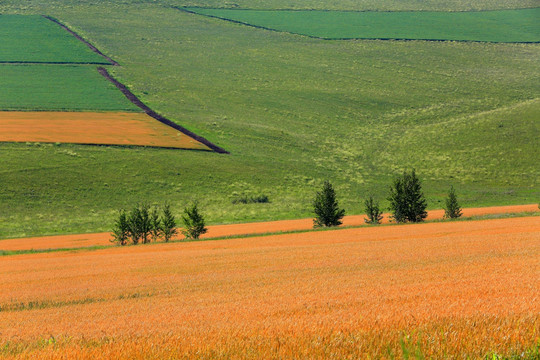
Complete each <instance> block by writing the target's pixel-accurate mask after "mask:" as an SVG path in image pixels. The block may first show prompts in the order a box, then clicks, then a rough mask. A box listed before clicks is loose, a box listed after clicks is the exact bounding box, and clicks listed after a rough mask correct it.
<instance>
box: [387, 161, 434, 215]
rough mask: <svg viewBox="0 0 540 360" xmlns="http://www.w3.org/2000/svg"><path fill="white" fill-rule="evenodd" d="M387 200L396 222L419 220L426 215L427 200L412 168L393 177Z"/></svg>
mask: <svg viewBox="0 0 540 360" xmlns="http://www.w3.org/2000/svg"><path fill="white" fill-rule="evenodd" d="M388 201H390V210H391V211H392V217H393V218H394V220H395V221H396V222H407V221H409V222H420V221H424V219H425V218H426V217H427V212H426V208H427V202H426V199H425V197H424V194H423V192H422V185H421V183H420V179H418V177H417V176H416V172H415V170H414V169H413V170H412V171H411V172H410V173H408V172H406V171H405V172H403V175H401V176H399V177H397V178H395V179H394V183H393V185H392V186H391V187H390V196H389V197H388Z"/></svg>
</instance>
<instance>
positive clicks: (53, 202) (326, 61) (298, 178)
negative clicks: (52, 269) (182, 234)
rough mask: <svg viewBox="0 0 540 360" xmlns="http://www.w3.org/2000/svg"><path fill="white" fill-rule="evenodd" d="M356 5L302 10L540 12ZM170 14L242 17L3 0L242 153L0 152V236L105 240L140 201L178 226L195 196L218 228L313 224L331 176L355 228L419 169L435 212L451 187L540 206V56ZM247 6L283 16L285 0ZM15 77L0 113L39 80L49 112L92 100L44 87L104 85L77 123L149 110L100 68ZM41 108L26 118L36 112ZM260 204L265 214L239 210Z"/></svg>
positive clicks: (134, 5) (7, 73)
mask: <svg viewBox="0 0 540 360" xmlns="http://www.w3.org/2000/svg"><path fill="white" fill-rule="evenodd" d="M352 3H353V2H352V1H337V2H333V3H332V4H329V5H327V2H320V1H308V2H303V3H302V5H300V4H299V3H297V4H293V6H292V7H293V8H301V7H304V8H313V9H326V5H327V6H330V7H331V8H332V9H341V10H437V11H439V10H456V11H461V10H497V9H509V8H523V7H533V5H534V2H519V3H518V2H512V1H510V2H508V1H478V2H474V3H470V2H464V1H463V2H461V1H460V2H456V3H452V4H449V3H445V4H441V3H440V2H435V1H431V2H422V3H421V4H420V3H418V2H413V1H410V2H406V1H405V2H403V1H399V2H398V1H382V2H370V1H366V2H354V4H352ZM171 5H174V6H212V7H232V5H227V4H226V3H222V2H217V1H189V2H179V1H158V2H146V1H122V2H119V1H101V2H99V3H95V4H88V3H86V2H80V1H75V0H70V1H48V2H47V3H44V2H41V1H34V0H30V1H26V2H24V4H21V3H20V2H18V1H3V2H2V3H0V13H2V14H14V13H18V14H47V15H50V16H53V17H55V18H57V19H59V20H61V21H62V22H63V23H65V24H66V25H68V26H70V28H72V29H73V30H75V31H77V32H78V33H79V34H80V35H82V36H83V37H84V38H85V39H87V40H89V41H90V42H91V43H92V44H94V45H95V46H96V47H97V48H98V49H100V50H101V51H102V52H104V53H105V54H107V55H108V56H110V57H111V58H113V59H115V60H117V61H118V62H119V63H120V64H121V65H122V66H120V67H118V66H115V67H109V71H110V72H111V73H113V75H114V76H115V77H117V78H118V79H119V80H120V81H121V82H122V83H124V84H126V85H127V86H128V87H129V88H130V90H131V91H133V93H135V95H137V96H139V97H140V98H141V99H142V101H143V102H144V103H146V104H147V105H149V106H150V107H151V108H152V109H154V110H156V111H157V112H158V113H160V114H161V115H164V116H166V117H167V118H169V119H171V120H173V121H175V122H177V123H178V124H180V125H182V126H184V127H186V128H188V129H189V130H191V131H193V132H195V133H196V134H199V135H201V136H204V137H205V138H207V139H208V140H210V141H211V142H213V143H215V144H217V145H219V146H221V147H223V148H225V149H226V150H228V151H230V153H231V154H230V155H218V154H215V153H209V152H204V153H200V152H194V151H179V150H167V149H163V150H159V149H152V148H131V147H91V146H79V145H65V144H49V145H45V144H34V143H29V144H13V143H2V144H0V184H2V190H1V191H0V204H1V205H2V206H0V237H2V238H8V237H19V236H31V235H45V234H62V233H78V232H95V231H108V230H110V229H111V226H112V222H113V219H114V217H115V214H116V211H117V210H118V209H119V208H122V207H124V208H127V207H130V206H132V204H134V203H136V202H139V201H148V202H156V203H159V204H161V203H163V202H165V201H168V202H170V203H171V204H172V206H173V210H174V211H175V212H176V214H177V215H178V214H179V213H180V211H181V209H182V208H183V206H185V204H187V203H188V202H189V201H192V200H198V201H199V203H200V205H201V208H202V209H203V211H204V214H205V216H206V218H207V220H208V222H209V223H210V224H219V223H234V222H245V221H257V220H259V221H260V220H278V219H291V218H305V217H309V216H311V215H312V214H311V211H312V209H311V201H312V197H313V195H314V192H315V190H316V189H318V188H319V187H320V185H321V184H322V183H323V181H324V180H326V179H329V180H331V181H332V182H333V184H334V185H335V188H336V191H337V193H338V198H339V201H340V203H341V204H342V205H343V207H344V208H345V209H346V211H347V213H348V214H359V213H362V212H363V200H364V199H365V198H366V197H367V196H368V195H370V194H373V195H374V196H375V197H376V198H377V199H379V200H380V201H381V205H382V206H383V207H386V206H387V201H386V196H387V193H388V187H389V185H390V183H391V181H392V179H393V178H394V176H396V175H398V174H400V173H402V172H403V170H405V169H410V168H413V167H414V168H415V169H416V171H417V174H418V175H419V176H420V178H421V179H422V182H423V188H424V191H425V193H426V196H427V199H428V205H429V208H430V209H437V208H441V207H442V205H443V202H444V198H445V196H446V193H447V191H448V189H449V187H450V185H454V187H455V189H456V191H457V193H458V196H459V198H460V201H461V203H462V205H463V206H464V207H472V206H488V205H510V204H527V203H533V202H537V201H538V198H540V182H539V181H540V180H539V179H540V167H539V165H538V164H539V162H538V161H537V160H538V159H537V153H538V138H539V135H540V125H539V122H538V118H539V114H540V103H539V101H538V98H539V95H540V88H539V87H538V82H537V76H538V74H539V73H540V46H539V45H538V44H493V43H462V42H451V41H446V42H423V41H379V40H352V41H337V40H336V41H330V40H321V39H312V38H307V37H304V36H300V35H293V34H287V33H278V32H271V31H266V30H261V29H254V28H252V27H248V26H243V25H239V24H233V23H230V22H226V21H222V20H219V19H212V18H208V17H205V16H201V15H196V14H189V13H186V12H183V11H180V10H178V9H175V8H172V7H170V6H171ZM238 5H239V6H242V7H245V8H265V9H282V8H287V6H286V4H285V2H282V1H277V0H276V1H263V2H253V1H243V2H239V3H238ZM47 66H49V65H47ZM12 69H13V68H12V67H11V65H10V67H9V68H8V67H0V71H1V72H2V77H1V78H0V83H1V84H2V86H0V92H2V96H0V103H1V105H0V109H4V110H6V109H7V108H8V107H9V106H12V107H13V105H10V104H13V103H14V102H13V101H11V100H10V101H9V104H8V102H7V99H8V97H6V96H9V95H6V96H4V95H5V94H8V93H10V94H15V92H16V91H17V90H13V89H15V87H14V85H13V84H15V83H16V82H17V81H24V82H26V83H28V84H33V85H32V86H29V87H28V89H29V90H28V91H30V93H32V91H33V93H34V94H35V95H32V97H35V98H39V99H40V102H42V103H43V102H44V99H46V103H47V104H49V105H48V107H49V108H55V109H57V108H63V107H64V106H68V105H69V106H72V105H70V104H68V105H65V103H66V102H70V100H69V99H71V98H73V97H78V98H80V97H81V95H78V94H77V93H76V92H69V91H67V93H66V94H65V95H66V96H65V97H64V96H62V97H60V96H58V97H54V98H51V96H50V94H48V93H47V92H46V91H44V89H46V88H47V86H49V87H50V86H53V87H54V86H59V87H64V86H65V88H66V89H69V86H70V85H69V83H71V82H77V81H79V80H77V79H78V78H77V76H79V75H80V76H81V78H80V79H81V80H80V81H82V82H85V83H87V84H88V88H89V89H92V91H91V94H88V97H86V94H85V95H84V97H85V99H87V100H86V103H84V104H85V105H84V106H81V110H84V109H83V108H85V107H86V108H94V107H95V105H93V104H95V103H94V100H92V99H96V98H99V101H102V100H103V99H105V100H107V101H110V107H111V108H115V110H128V111H133V110H135V111H136V110H137V109H133V107H132V105H131V104H130V103H129V102H127V100H125V99H123V98H122V95H121V94H120V93H118V92H115V91H113V90H114V89H113V87H112V85H110V84H106V86H105V89H107V90H104V88H103V86H102V82H104V81H105V80H103V79H99V74H97V73H95V74H94V72H95V69H94V68H93V67H92V68H90V67H89V68H88V69H86V68H85V69H78V70H70V71H72V73H70V74H69V76H68V74H65V75H64V76H61V75H60V74H59V75H60V76H55V79H57V80H54V81H52V82H50V83H49V81H50V80H48V79H49V77H48V75H47V73H51V72H58V73H61V72H63V71H66V70H65V69H64V68H62V69H60V68H57V67H52V65H51V66H49V67H46V68H45V67H42V68H37V67H33V68H32V69H31V70H29V69H27V68H24V67H23V66H17V67H16V69H15V70H12ZM79 72H80V74H79V75H77V74H78V73H79ZM94 75H95V78H94ZM17 79H19V80H17ZM58 79H61V80H58ZM55 81H60V82H62V83H58V82H55ZM96 84H97V85H96ZM6 85H7V87H10V89H12V90H10V91H6V90H5V89H7V87H6ZM34 86H35V87H34ZM109 89H110V92H109ZM25 92H26V90H25ZM26 94H28V93H27V92H26ZM117 96H118V97H119V99H118V98H117ZM32 97H31V96H26V99H24V100H20V101H21V102H23V101H26V102H27V103H26V104H22V103H19V105H16V106H18V107H19V109H20V108H22V107H25V108H27V109H31V108H34V109H35V106H34V105H32V101H31V98H32ZM77 101H79V100H77ZM96 101H97V100H96ZM15 104H17V103H15ZM23 105H24V106H23ZM43 110H45V109H43ZM102 110H105V109H102ZM535 154H536V155H535ZM258 195H266V196H268V198H269V202H268V203H264V204H238V203H236V204H235V203H233V200H234V199H235V198H238V197H242V196H247V197H249V196H258Z"/></svg>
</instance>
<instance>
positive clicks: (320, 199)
mask: <svg viewBox="0 0 540 360" xmlns="http://www.w3.org/2000/svg"><path fill="white" fill-rule="evenodd" d="M387 200H388V201H389V203H390V206H389V210H390V212H391V213H392V215H391V217H392V219H393V220H394V221H396V222H398V223H405V222H421V221H424V220H425V218H426V217H427V211H426V208H427V201H426V198H425V196H424V193H423V191H422V184H421V182H420V179H419V178H418V176H417V175H416V171H415V170H414V169H413V170H411V171H410V172H407V171H404V172H403V174H402V175H400V176H397V177H396V178H395V179H394V181H393V183H392V185H391V186H390V195H389V196H388V199H387ZM364 205H365V212H366V218H365V220H364V221H365V222H366V223H368V224H380V222H381V220H382V219H383V215H382V210H381V208H380V207H379V203H378V202H377V201H375V200H374V199H373V196H370V197H369V198H368V199H366V200H365V202H364ZM444 209H445V218H451V219H454V218H457V217H460V216H461V207H460V206H459V203H458V201H457V196H456V193H455V191H454V187H451V188H450V192H449V194H448V198H447V199H446V206H445V208H444ZM313 210H314V212H315V219H314V220H313V224H314V227H322V226H326V227H328V226H339V225H341V224H342V221H341V219H342V218H343V217H344V216H345V210H344V209H341V208H340V207H339V205H338V202H337V200H336V193H335V191H334V188H333V187H332V184H330V182H329V181H325V183H324V185H323V188H322V190H321V191H320V192H317V194H316V196H315V200H314V202H313Z"/></svg>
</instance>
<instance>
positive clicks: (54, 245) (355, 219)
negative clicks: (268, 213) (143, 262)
mask: <svg viewBox="0 0 540 360" xmlns="http://www.w3.org/2000/svg"><path fill="white" fill-rule="evenodd" d="M537 210H538V205H537V204H529V205H514V206H493V207H483V208H468V209H463V216H464V217H471V216H482V215H490V214H506V213H520V212H534V211H537ZM443 215H444V211H443V210H431V211H429V212H428V218H427V220H437V219H442V217H443ZM364 218H365V215H351V216H346V217H345V218H344V220H343V225H344V226H360V225H364V224H365V222H364ZM382 222H383V223H385V224H386V223H388V222H389V214H384V219H383V221H382ZM311 228H313V220H312V219H297V220H281V221H268V222H254V223H244V224H229V225H214V226H209V227H208V232H207V233H206V234H204V235H202V236H201V238H203V239H205V238H214V237H228V236H241V235H252V234H264V233H276V232H287V231H297V230H309V229H311ZM110 239H111V234H110V233H95V234H75V235H59V236H43V237H32V238H24V239H5V240H0V250H8V251H14V250H30V249H35V250H38V249H62V248H80V247H91V246H107V245H111V242H110Z"/></svg>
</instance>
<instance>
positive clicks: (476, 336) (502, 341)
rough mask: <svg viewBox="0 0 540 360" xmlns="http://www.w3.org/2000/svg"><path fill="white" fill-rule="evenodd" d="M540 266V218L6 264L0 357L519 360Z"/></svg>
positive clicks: (537, 301)
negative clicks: (496, 357)
mask: <svg viewBox="0 0 540 360" xmlns="http://www.w3.org/2000/svg"><path fill="white" fill-rule="evenodd" d="M539 259H540V221H539V218H537V217H529V218H513V219H499V220H486V221H470V222H453V223H430V224H422V225H403V226H392V227H380V228H358V229H346V230H340V231H326V232H314V233H302V234H287V235H280V236H267V237H260V238H250V239H243V240H242V239H238V240H226V241H207V242H199V243H178V244H164V245H159V246H141V247H128V248H110V249H105V250H99V251H94V252H79V253H49V254H31V255H21V256H15V257H5V258H2V262H1V263H0V270H1V271H0V284H1V288H2V292H0V305H1V306H2V311H1V312H0V338H1V339H2V342H3V344H0V349H1V350H0V355H1V356H4V357H6V358H10V357H19V358H36V357H40V358H60V357H64V358H88V359H99V358H102V359H106V358H136V359H146V358H232V359H236V358H238V359H241V358H335V359H342V358H364V357H365V358H392V357H401V356H403V353H404V351H407V350H410V351H411V352H412V353H413V354H414V352H415V351H416V350H417V349H420V351H421V352H422V354H423V355H424V356H426V357H436V358H441V357H448V358H464V357H466V356H469V357H472V358H480V357H482V356H484V355H486V354H489V353H493V352H496V353H501V354H512V353H520V352H523V351H525V350H526V349H528V348H531V347H532V346H534V345H535V344H537V343H538V342H539V341H540V338H539V334H540V333H539V329H540V297H539V296H538V294H539V293H540V263H539ZM404 349H405V350H404Z"/></svg>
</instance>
